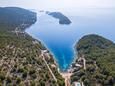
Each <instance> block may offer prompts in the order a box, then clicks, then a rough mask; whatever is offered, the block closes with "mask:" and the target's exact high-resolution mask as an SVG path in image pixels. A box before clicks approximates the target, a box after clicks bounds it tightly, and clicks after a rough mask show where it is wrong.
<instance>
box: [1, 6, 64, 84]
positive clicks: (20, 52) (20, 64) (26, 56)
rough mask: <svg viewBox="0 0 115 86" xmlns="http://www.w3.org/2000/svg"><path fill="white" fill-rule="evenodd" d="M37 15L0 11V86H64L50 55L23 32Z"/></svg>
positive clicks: (19, 11)
mask: <svg viewBox="0 0 115 86" xmlns="http://www.w3.org/2000/svg"><path fill="white" fill-rule="evenodd" d="M36 20H37V17H36V13H34V12H31V11H29V10H26V9H22V8H18V7H4V8H0V86H65V83H64V79H63V78H62V76H61V75H60V73H59V71H58V66H57V64H56V62H55V60H54V58H53V55H51V53H50V52H49V51H48V50H47V49H46V47H44V45H43V44H42V43H41V42H40V41H39V40H36V39H34V38H32V37H31V36H30V35H28V34H27V33H26V32H25V29H27V28H29V27H30V26H31V25H33V24H34V23H35V22H36Z"/></svg>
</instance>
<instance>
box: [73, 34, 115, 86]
mask: <svg viewBox="0 0 115 86" xmlns="http://www.w3.org/2000/svg"><path fill="white" fill-rule="evenodd" d="M76 51H77V52H78V59H79V58H80V57H83V58H85V59H86V70H84V69H83V68H81V69H80V70H79V71H74V74H73V76H72V81H83V82H84V84H85V86H97V85H98V86H115V44H114V43H113V42H112V41H110V40H108V39H106V38H104V37H101V36H98V35H94V34H92V35H86V36H84V37H82V38H81V39H80V40H79V42H78V43H77V45H76ZM76 62H78V60H76Z"/></svg>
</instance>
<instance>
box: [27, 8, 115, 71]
mask: <svg viewBox="0 0 115 86" xmlns="http://www.w3.org/2000/svg"><path fill="white" fill-rule="evenodd" d="M61 12H62V13H63V14H65V15H66V16H67V17H68V18H69V19H70V20H71V21H72V23H71V24H70V25H60V24H59V23H58V22H59V20H58V19H55V18H53V17H51V16H49V15H47V14H45V13H44V12H42V13H40V12H37V16H38V19H37V22H36V23H35V24H34V25H33V26H31V27H30V28H28V29H26V32H27V33H28V34H29V35H31V36H32V37H33V38H35V39H38V40H40V41H41V42H42V43H43V44H44V45H45V46H46V47H47V48H48V49H49V50H50V52H51V53H52V54H53V55H54V58H55V60H56V62H57V63H58V65H59V68H60V70H61V71H66V70H67V69H68V68H69V66H70V65H71V63H72V61H73V60H74V58H75V57H77V55H76V53H75V50H74V46H75V44H76V43H77V42H78V40H79V39H80V38H81V37H82V36H84V35H87V34H99V35H101V36H104V37H106V38H108V39H110V40H112V41H114V42H115V9H112V8H111V9H102V8H101V9H76V10H71V11H70V10H69V11H61Z"/></svg>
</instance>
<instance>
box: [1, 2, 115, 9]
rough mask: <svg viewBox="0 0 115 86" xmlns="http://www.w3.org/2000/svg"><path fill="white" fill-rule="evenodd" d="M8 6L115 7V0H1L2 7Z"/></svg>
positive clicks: (48, 7) (34, 7)
mask: <svg viewBox="0 0 115 86" xmlns="http://www.w3.org/2000/svg"><path fill="white" fill-rule="evenodd" d="M6 6H15V7H23V8H29V9H37V10H50V9H77V8H115V0H0V7H6Z"/></svg>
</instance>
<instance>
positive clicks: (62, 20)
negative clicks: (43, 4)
mask: <svg viewBox="0 0 115 86" xmlns="http://www.w3.org/2000/svg"><path fill="white" fill-rule="evenodd" d="M46 13H47V14H48V15H50V16H52V17H54V18H56V19H59V24H62V25H63V24H65V25H69V24H71V23H72V22H71V20H70V19H69V18H68V17H66V16H65V15H64V14H62V13H60V12H48V11H47V12H46Z"/></svg>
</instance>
